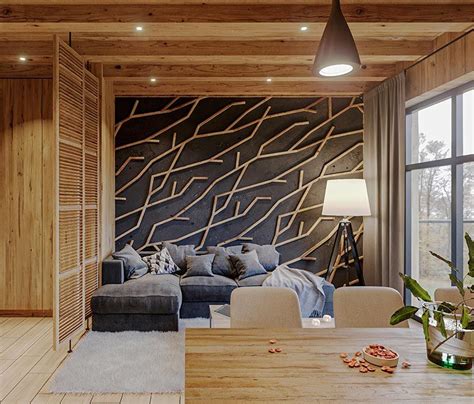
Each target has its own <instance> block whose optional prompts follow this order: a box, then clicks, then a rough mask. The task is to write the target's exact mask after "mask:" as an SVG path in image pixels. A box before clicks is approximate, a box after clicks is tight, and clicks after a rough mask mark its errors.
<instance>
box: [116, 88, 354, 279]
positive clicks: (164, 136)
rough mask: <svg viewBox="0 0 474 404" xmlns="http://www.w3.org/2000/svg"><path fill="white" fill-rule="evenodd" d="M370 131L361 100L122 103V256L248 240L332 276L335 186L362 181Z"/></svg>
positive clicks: (124, 100) (119, 108) (125, 100)
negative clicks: (326, 207)
mask: <svg viewBox="0 0 474 404" xmlns="http://www.w3.org/2000/svg"><path fill="white" fill-rule="evenodd" d="M362 122H363V106H362V102H361V100H360V99H359V98H352V97H347V98H335V97H323V98H279V97H267V98H264V97H252V98H217V97H199V98H197V97H193V98H191V97H177V98H171V97H169V98H166V97H157V98H117V100H116V247H117V248H120V247H121V246H123V245H124V244H125V243H130V242H132V243H133V246H134V247H135V248H136V249H138V250H139V251H152V250H154V249H155V247H157V246H159V243H160V242H161V241H164V240H170V241H173V242H176V243H178V244H195V245H197V246H198V248H199V249H201V250H202V249H205V247H206V246H208V245H232V244H238V243H241V242H244V241H247V240H248V241H252V242H255V243H259V244H274V245H275V246H276V247H277V248H278V250H279V251H280V253H281V255H282V262H285V263H288V264H291V265H292V266H295V267H299V268H304V269H308V270H311V271H312V272H319V271H321V270H323V269H324V268H326V266H327V261H328V257H329V253H330V248H331V246H332V238H331V236H332V235H333V234H334V233H335V230H336V228H337V224H338V220H337V219H335V218H329V219H328V218H324V217H321V210H322V203H323V199H324V191H325V186H326V181H327V179H330V178H361V176H362V169H363V166H362ZM353 225H354V230H355V231H356V232H357V233H361V231H362V227H361V220H360V219H355V220H354V221H353ZM359 236H360V234H359ZM359 241H360V240H359Z"/></svg>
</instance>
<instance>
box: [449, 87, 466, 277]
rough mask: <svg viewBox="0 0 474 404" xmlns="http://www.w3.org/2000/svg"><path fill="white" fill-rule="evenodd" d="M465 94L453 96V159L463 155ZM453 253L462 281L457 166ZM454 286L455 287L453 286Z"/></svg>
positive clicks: (456, 168)
mask: <svg viewBox="0 0 474 404" xmlns="http://www.w3.org/2000/svg"><path fill="white" fill-rule="evenodd" d="M462 101H463V94H462V93H460V94H456V95H454V96H453V105H454V109H453V142H452V145H453V157H455V156H460V155H462V154H463V153H462V152H463V116H462V114H463V105H462ZM452 167H453V169H452V172H453V178H452V182H453V183H452V190H453V194H452V195H453V197H452V201H451V204H452V218H451V223H452V225H453V231H452V237H453V239H452V242H451V245H452V251H451V255H452V258H453V263H454V265H455V266H456V268H458V269H459V272H456V273H453V275H454V276H456V277H457V278H458V279H460V280H461V279H462V267H463V230H464V217H463V216H464V207H463V204H464V201H463V166H462V164H456V165H453V166H452ZM453 286H454V285H453Z"/></svg>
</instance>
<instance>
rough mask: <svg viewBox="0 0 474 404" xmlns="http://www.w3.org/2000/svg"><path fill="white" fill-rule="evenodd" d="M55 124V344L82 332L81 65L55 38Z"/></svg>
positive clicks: (76, 55)
mask: <svg viewBox="0 0 474 404" xmlns="http://www.w3.org/2000/svg"><path fill="white" fill-rule="evenodd" d="M54 47H55V57H54V77H53V81H54V121H55V125H56V136H57V170H58V175H57V178H58V182H57V223H56V225H57V228H56V230H57V245H56V263H57V268H56V270H55V307H54V343H55V346H58V345H59V344H61V343H63V342H65V341H68V340H70V339H71V338H72V337H73V336H75V335H76V334H78V333H80V332H82V331H83V329H84V316H85V310H84V299H85V294H84V284H85V280H84V271H85V268H84V253H85V234H84V230H85V229H84V227H85V223H84V222H85V214H84V211H85V209H84V208H85V197H84V190H85V179H84V177H85V175H84V172H85V130H84V121H85V108H84V92H85V89H84V87H85V79H84V63H83V60H82V58H81V56H79V55H78V54H77V53H76V52H75V51H74V50H73V49H71V48H70V47H69V46H67V45H66V44H65V43H64V42H62V41H61V40H59V39H58V38H55V42H54Z"/></svg>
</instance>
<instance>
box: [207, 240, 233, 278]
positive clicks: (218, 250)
mask: <svg viewBox="0 0 474 404" xmlns="http://www.w3.org/2000/svg"><path fill="white" fill-rule="evenodd" d="M207 251H208V252H209V253H210V254H215V255H216V256H215V258H214V261H213V263H212V272H213V273H214V274H216V275H222V276H226V277H228V278H235V276H236V274H235V271H234V267H233V266H232V263H231V262H230V261H229V255H230V254H241V253H242V246H241V245H236V246H231V247H207Z"/></svg>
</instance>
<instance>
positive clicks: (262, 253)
mask: <svg viewBox="0 0 474 404" xmlns="http://www.w3.org/2000/svg"><path fill="white" fill-rule="evenodd" d="M243 251H244V252H249V251H256V252H257V255H258V260H259V262H260V264H262V266H263V267H264V268H265V269H266V270H267V271H273V270H274V269H275V268H276V267H277V266H278V264H279V263H280V253H279V252H278V251H277V250H276V248H275V246H273V245H269V244H266V245H259V244H253V243H244V244H243Z"/></svg>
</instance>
